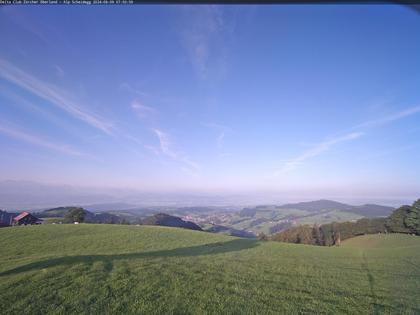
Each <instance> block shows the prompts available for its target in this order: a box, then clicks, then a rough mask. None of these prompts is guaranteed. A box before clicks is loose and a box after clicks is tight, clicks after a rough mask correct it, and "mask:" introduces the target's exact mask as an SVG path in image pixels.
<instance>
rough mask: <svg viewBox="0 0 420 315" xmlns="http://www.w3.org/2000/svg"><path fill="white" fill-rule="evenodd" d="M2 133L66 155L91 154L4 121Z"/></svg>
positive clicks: (0, 128) (0, 131) (1, 126)
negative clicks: (7, 125) (13, 126)
mask: <svg viewBox="0 0 420 315" xmlns="http://www.w3.org/2000/svg"><path fill="white" fill-rule="evenodd" d="M0 133H3V134H5V135H7V136H9V137H12V138H14V139H18V140H21V141H24V142H26V143H29V144H32V145H36V146H39V147H44V148H47V149H50V150H54V151H57V152H60V153H63V154H66V155H72V156H89V155H87V154H85V153H82V152H80V151H78V150H76V149H74V148H72V147H70V146H68V145H62V144H57V143H53V142H51V141H48V140H45V139H42V138H40V137H37V136H35V135H33V134H32V133H31V134H29V133H27V132H24V131H22V130H18V129H16V128H12V127H10V126H9V127H6V126H5V124H4V123H2V124H1V125H0Z"/></svg>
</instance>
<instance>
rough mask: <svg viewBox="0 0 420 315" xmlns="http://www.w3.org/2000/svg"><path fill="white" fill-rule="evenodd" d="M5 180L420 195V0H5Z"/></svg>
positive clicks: (1, 60) (1, 44) (0, 87)
mask: <svg viewBox="0 0 420 315" xmlns="http://www.w3.org/2000/svg"><path fill="white" fill-rule="evenodd" d="M0 38H1V40H0V145H1V151H2V153H1V155H0V180H3V179H4V180H5V179H17V180H22V179H24V180H33V181H40V182H46V183H57V184H61V183H66V184H72V185H85V186H107V187H130V188H137V189H140V190H150V191H156V190H158V191H203V192H222V191H225V192H226V191H229V192H256V191H274V192H275V191H278V192H283V193H288V192H296V193H299V192H301V193H302V194H308V193H312V194H318V195H320V196H325V195H327V194H331V193H334V194H341V195H343V196H352V195H357V196H369V197H402V196H410V197H416V195H417V197H418V193H419V192H420V177H419V176H418V174H420V163H419V161H420V159H419V158H420V98H419V96H420V89H419V87H420V58H419V51H420V40H419V38H420V15H419V14H418V13H417V12H415V11H414V10H411V9H410V8H408V7H404V6H396V5H395V6H394V5H383V6H379V5H372V6H369V5H362V6H354V5H353V6H351V5H341V6H328V5H318V6H305V5H298V6H286V5H283V6H268V5H265V6H175V5H173V6H163V5H161V6H131V7H129V6H119V7H110V6H109V7H105V6H103V7H101V6H91V7H88V6H71V7H65V6H51V7H46V6H42V7H41V6H40V7H36V6H28V7H23V6H4V7H2V8H0Z"/></svg>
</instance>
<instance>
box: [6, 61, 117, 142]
mask: <svg viewBox="0 0 420 315" xmlns="http://www.w3.org/2000/svg"><path fill="white" fill-rule="evenodd" d="M0 77H3V78H4V79H6V80H8V81H9V82H12V83H14V84H16V85H18V86H20V87H21V88H23V89H25V90H27V91H29V92H31V93H33V94H34V95H37V96H39V97H41V98H43V99H44V100H46V101H48V102H50V103H51V104H53V105H55V106H57V107H59V108H61V109H62V110H64V111H66V112H67V113H68V114H70V115H72V116H73V117H74V118H77V119H79V120H81V121H84V122H85V123H87V124H89V125H90V126H92V127H94V128H97V129H99V130H101V131H103V132H105V133H107V134H110V135H111V134H112V133H113V126H112V125H111V124H110V123H109V122H107V121H105V120H104V119H103V118H101V117H99V116H98V115H95V114H93V113H90V112H88V111H87V110H86V109H85V108H82V107H81V106H80V105H79V104H76V103H75V102H73V101H72V100H71V99H70V98H69V97H68V96H67V95H66V93H65V92H64V91H62V90H60V89H58V88H57V87H55V86H53V85H50V84H47V83H45V82H43V81H41V80H39V79H37V78H36V77H34V76H32V75H30V74H28V73H27V72H24V71H23V70H21V69H19V68H17V67H15V66H14V65H12V64H11V63H9V62H7V61H6V60H3V59H0Z"/></svg>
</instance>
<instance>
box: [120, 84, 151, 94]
mask: <svg viewBox="0 0 420 315" xmlns="http://www.w3.org/2000/svg"><path fill="white" fill-rule="evenodd" d="M119 88H120V89H121V90H123V91H128V92H130V93H133V94H137V95H139V96H149V94H148V93H146V92H144V91H141V90H139V89H137V88H134V87H133V86H132V85H131V84H129V83H127V82H123V83H121V84H120V87H119Z"/></svg>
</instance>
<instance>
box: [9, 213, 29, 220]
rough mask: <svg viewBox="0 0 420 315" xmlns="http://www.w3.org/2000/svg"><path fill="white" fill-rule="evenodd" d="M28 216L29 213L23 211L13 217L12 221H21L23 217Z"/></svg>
mask: <svg viewBox="0 0 420 315" xmlns="http://www.w3.org/2000/svg"><path fill="white" fill-rule="evenodd" d="M28 215H29V212H26V211H24V212H22V213H21V214H19V215H18V216H17V217H15V218H14V219H13V220H15V221H19V220H20V219H23V218H24V217H26V216H28Z"/></svg>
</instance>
